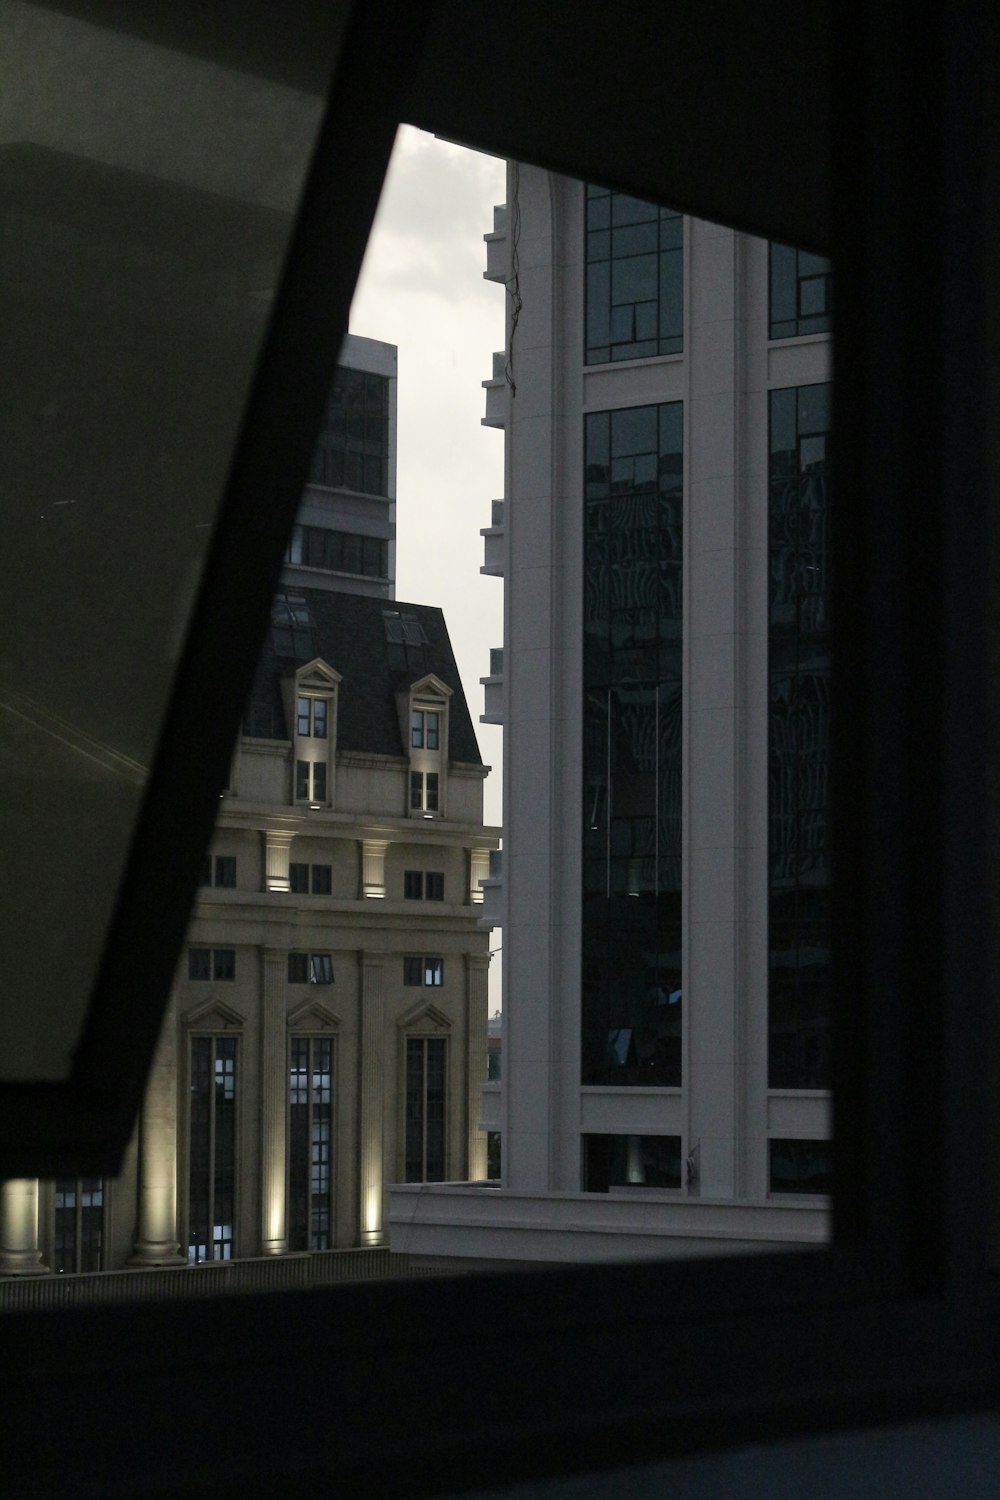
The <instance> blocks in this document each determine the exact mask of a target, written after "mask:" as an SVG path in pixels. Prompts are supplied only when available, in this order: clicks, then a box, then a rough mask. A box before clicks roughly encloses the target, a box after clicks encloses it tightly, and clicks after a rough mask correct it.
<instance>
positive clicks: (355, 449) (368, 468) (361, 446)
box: [309, 369, 389, 495]
mask: <svg viewBox="0 0 1000 1500" xmlns="http://www.w3.org/2000/svg"><path fill="white" fill-rule="evenodd" d="M309 477H310V479H311V481H312V483H313V484H325V485H329V486H331V487H332V488H333V489H345V490H354V491H356V492H357V493H358V494H362V495H385V494H387V493H388V489H389V381H388V378H387V377H386V376H385V375H372V374H369V373H368V372H367V371H365V370H348V369H340V370H338V371H337V376H336V379H335V380H334V383H333V390H332V391H331V392H330V399H329V401H328V402H327V406H326V411H325V413H324V416H323V427H322V429H321V431H320V435H319V441H318V442H317V444H316V451H315V453H314V454H313V461H312V471H311V473H310V476H309Z"/></svg>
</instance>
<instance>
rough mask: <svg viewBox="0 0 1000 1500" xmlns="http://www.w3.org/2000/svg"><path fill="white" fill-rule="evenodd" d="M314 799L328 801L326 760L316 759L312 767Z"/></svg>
mask: <svg viewBox="0 0 1000 1500" xmlns="http://www.w3.org/2000/svg"><path fill="white" fill-rule="evenodd" d="M312 783H313V784H312V800H313V802H325V801H326V761H325V760H314V761H313V767H312Z"/></svg>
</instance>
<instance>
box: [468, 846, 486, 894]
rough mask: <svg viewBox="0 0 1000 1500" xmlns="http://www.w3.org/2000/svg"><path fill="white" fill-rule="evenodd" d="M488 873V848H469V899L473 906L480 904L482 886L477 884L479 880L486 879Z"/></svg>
mask: <svg viewBox="0 0 1000 1500" xmlns="http://www.w3.org/2000/svg"><path fill="white" fill-rule="evenodd" d="M489 875H490V851H489V850H488V849H470V850H469V900H470V902H471V903H472V905H473V906H482V904H483V888H482V886H481V885H480V884H479V882H480V881H481V880H488V879H489Z"/></svg>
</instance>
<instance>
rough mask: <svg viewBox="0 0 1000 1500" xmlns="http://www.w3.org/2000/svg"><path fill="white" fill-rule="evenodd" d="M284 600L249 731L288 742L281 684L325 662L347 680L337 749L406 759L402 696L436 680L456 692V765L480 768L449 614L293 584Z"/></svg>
mask: <svg viewBox="0 0 1000 1500" xmlns="http://www.w3.org/2000/svg"><path fill="white" fill-rule="evenodd" d="M277 600H279V601H287V604H285V603H284V602H283V603H282V604H281V605H280V606H279V605H278V604H277V602H276V608H275V622H276V623H275V625H274V626H273V627H272V628H271V629H269V630H268V634H267V640H266V641H265V643H264V649H263V651H262V652H261V657H260V661H259V662H258V665H257V675H256V677H255V679H254V684H253V687H252V688H251V690H250V697H249V699H248V701H247V707H246V711H245V713H244V718H243V732H244V734H247V735H252V736H256V737H260V738H264V739H287V737H288V728H287V725H286V722H285V715H284V708H283V705H282V695H281V682H282V678H283V677H286V676H288V675H289V674H290V673H293V672H295V671H296V669H297V668H298V667H300V666H302V665H303V664H304V663H306V662H311V661H313V660H315V659H316V658H317V657H318V658H320V659H321V660H322V661H324V662H326V663H327V665H328V666H330V667H332V668H333V669H334V670H335V671H336V672H338V673H339V674H340V676H341V679H342V680H341V682H340V686H339V689H338V694H337V748H338V750H357V751H367V752H369V753H374V754H380V755H405V754H406V753H407V750H406V746H405V745H404V744H403V742H402V738H401V734H400V723H399V712H398V709H397V705H396V695H397V693H399V692H406V691H408V690H409V689H410V688H411V687H412V686H413V684H414V683H416V682H421V681H423V680H424V679H425V678H426V677H427V676H428V675H429V674H433V675H434V676H435V677H437V678H439V679H440V680H441V682H442V683H444V684H445V686H447V687H448V688H450V689H451V691H452V697H451V698H450V699H449V702H448V719H449V747H448V754H449V758H450V759H451V760H457V761H465V762H468V763H470V764H472V765H482V756H481V755H480V753H479V745H478V743H477V741H476V733H475V730H474V728H473V726H472V718H471V716H470V714H469V707H468V704H467V703H466V701H465V694H464V693H463V691H462V682H461V679H460V677H459V675H458V668H457V666H456V665H455V656H454V653H453V652H452V649H451V641H450V639H449V637H448V627H447V625H446V624H445V619H444V613H443V612H442V610H440V609H438V608H437V606H435V605H430V604H404V603H402V602H401V601H400V600H398V599H379V598H372V597H368V596H366V595H362V594H339V593H335V592H333V591H331V590H329V589H308V588H295V587H294V586H288V587H287V588H285V589H282V590H281V592H280V593H279V594H278V596H277ZM298 601H302V602H301V603H299V602H298ZM293 652H294V654H292V653H293ZM286 653H287V654H286Z"/></svg>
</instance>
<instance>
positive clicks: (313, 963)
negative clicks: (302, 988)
mask: <svg viewBox="0 0 1000 1500" xmlns="http://www.w3.org/2000/svg"><path fill="white" fill-rule="evenodd" d="M309 983H310V984H332V983H333V959H332V958H331V956H330V954H329V953H310V955H309Z"/></svg>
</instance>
